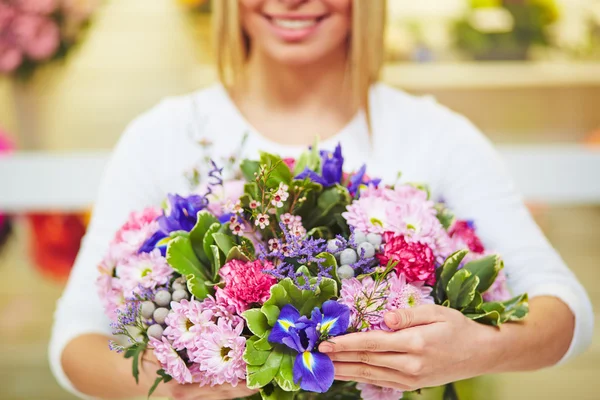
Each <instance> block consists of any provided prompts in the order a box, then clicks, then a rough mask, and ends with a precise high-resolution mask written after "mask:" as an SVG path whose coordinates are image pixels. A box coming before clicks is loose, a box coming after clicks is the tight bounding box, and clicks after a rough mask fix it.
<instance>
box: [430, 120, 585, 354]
mask: <svg viewBox="0 0 600 400" xmlns="http://www.w3.org/2000/svg"><path fill="white" fill-rule="evenodd" d="M450 118H451V119H452V120H451V121H447V123H446V124H445V125H444V128H443V131H444V133H443V135H444V137H443V138H442V139H441V140H439V141H437V144H436V146H439V145H440V144H442V147H443V150H442V151H440V152H439V157H438V161H439V162H440V164H439V165H438V166H437V171H439V175H440V176H439V177H438V179H436V180H437V181H438V185H440V189H441V193H440V194H441V195H442V196H443V198H444V199H445V200H446V202H447V204H448V206H449V207H450V208H451V209H452V210H454V212H455V213H456V214H457V216H459V217H460V218H463V219H472V220H474V222H475V225H476V227H477V231H478V234H479V235H480V237H481V239H482V240H483V242H484V244H485V245H486V248H488V249H490V250H493V251H497V252H498V253H499V254H501V255H502V258H503V260H504V263H505V272H506V274H507V277H508V285H509V289H510V290H511V292H512V293H513V294H515V295H516V294H518V293H524V292H527V293H528V294H529V296H530V298H533V297H536V296H554V297H557V298H558V299H560V300H562V301H563V302H564V303H565V304H566V305H567V306H568V307H569V308H570V309H571V311H572V312H573V314H574V316H575V331H574V335H573V340H572V342H571V345H570V347H569V349H568V351H567V353H566V354H565V355H564V357H563V358H562V360H561V361H560V362H559V364H561V363H564V362H565V361H566V360H568V359H571V358H572V357H575V356H576V355H578V354H580V353H582V352H583V351H584V350H585V349H586V348H587V347H588V346H589V345H590V344H591V341H592V333H593V326H594V314H593V310H592V305H591V302H590V299H589V298H588V296H587V294H586V291H585V289H584V287H583V286H582V285H581V283H580V282H579V281H578V280H577V278H576V276H575V275H574V274H573V272H572V271H571V270H570V269H569V268H568V267H567V266H566V265H565V263H564V261H563V260H562V259H561V257H560V256H559V255H558V253H557V252H556V250H555V249H554V248H553V247H552V246H551V244H550V243H549V242H548V240H547V239H546V238H545V237H544V234H543V233H542V231H541V230H540V228H539V227H538V226H537V225H536V223H535V222H534V220H533V218H532V217H531V215H530V214H529V212H528V210H527V208H526V206H525V204H524V203H523V201H522V199H521V197H520V195H519V194H518V193H517V191H516V188H515V185H514V183H513V181H512V179H511V178H510V176H509V174H508V172H507V169H506V168H505V166H504V164H503V162H502V160H501V158H500V156H499V154H498V153H497V152H496V151H495V150H494V148H493V147H492V145H491V143H490V142H489V141H488V140H487V138H485V137H484V136H483V134H481V133H480V132H479V131H478V130H477V129H476V128H475V127H474V126H473V125H472V124H471V123H470V122H469V121H467V120H466V119H464V118H463V117H461V116H457V115H455V114H452V115H451V116H450Z"/></svg>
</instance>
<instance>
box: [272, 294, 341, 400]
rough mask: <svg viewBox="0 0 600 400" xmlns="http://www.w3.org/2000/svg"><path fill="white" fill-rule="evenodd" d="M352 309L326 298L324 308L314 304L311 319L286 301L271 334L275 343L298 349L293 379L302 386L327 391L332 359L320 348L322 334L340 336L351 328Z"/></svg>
mask: <svg viewBox="0 0 600 400" xmlns="http://www.w3.org/2000/svg"><path fill="white" fill-rule="evenodd" d="M349 319H350V310H349V309H348V307H346V306H344V305H341V304H339V303H337V302H335V301H333V300H329V301H326V302H325V303H324V304H323V307H322V309H319V308H317V307H315V309H314V310H313V312H312V317H311V319H308V318H306V317H305V316H300V313H299V312H298V310H297V309H296V308H295V307H294V306H292V305H290V304H286V305H285V306H284V307H283V308H282V309H281V313H280V314H279V318H278V319H277V322H276V323H275V326H274V327H273V330H272V331H271V334H270V335H269V341H270V342H272V343H280V344H284V345H286V346H287V347H289V348H290V349H292V350H294V351H296V352H297V353H298V355H297V356H296V360H295V362H294V367H293V372H294V382H296V383H300V387H301V388H302V389H303V390H307V391H311V392H317V393H325V392H327V390H329V388H330V387H331V385H332V384H333V380H334V375H335V371H334V367H333V362H332V361H331V359H330V358H329V357H328V356H327V355H326V354H322V353H319V351H318V350H317V347H318V343H319V340H320V339H321V338H323V337H329V336H337V335H340V334H343V333H345V332H346V330H347V329H348V324H349Z"/></svg>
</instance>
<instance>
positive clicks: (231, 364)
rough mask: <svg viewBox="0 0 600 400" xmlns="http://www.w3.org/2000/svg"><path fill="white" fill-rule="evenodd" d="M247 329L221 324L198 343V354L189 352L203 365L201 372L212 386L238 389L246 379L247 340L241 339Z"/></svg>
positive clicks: (220, 322)
mask: <svg viewBox="0 0 600 400" xmlns="http://www.w3.org/2000/svg"><path fill="white" fill-rule="evenodd" d="M243 328H244V327H243V325H239V326H237V327H236V328H233V327H232V326H231V325H229V324H227V323H226V322H224V321H219V323H218V325H217V326H216V329H215V330H213V331H211V332H209V333H207V334H204V335H202V336H201V337H200V340H198V342H197V345H198V350H197V351H193V352H189V355H190V359H191V360H192V361H193V362H195V363H198V364H199V365H200V371H202V372H203V373H204V375H205V378H206V379H207V380H208V381H209V382H210V385H211V386H214V385H223V384H225V383H229V384H231V385H232V386H237V384H238V382H239V381H241V380H244V379H245V378H246V363H245V361H244V359H243V355H244V350H245V349H246V338H245V337H243V336H241V334H242V331H243Z"/></svg>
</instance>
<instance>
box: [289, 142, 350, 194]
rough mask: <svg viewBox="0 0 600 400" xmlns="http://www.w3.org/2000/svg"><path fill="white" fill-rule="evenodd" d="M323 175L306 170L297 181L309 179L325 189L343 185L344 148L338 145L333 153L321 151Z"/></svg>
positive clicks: (297, 177)
mask: <svg viewBox="0 0 600 400" xmlns="http://www.w3.org/2000/svg"><path fill="white" fill-rule="evenodd" d="M319 154H320V155H321V174H320V175H319V174H318V173H317V172H315V171H313V170H311V169H309V168H308V167H307V168H305V169H304V171H302V172H301V173H300V174H299V175H298V176H296V179H305V178H308V179H310V180H311V181H313V182H316V183H319V184H321V185H323V186H325V187H330V186H333V185H335V184H336V183H341V182H342V178H343V176H344V171H343V168H344V157H343V156H342V146H341V145H340V144H339V143H338V145H337V146H336V148H335V150H334V151H333V152H331V151H326V150H321V151H320V153H319Z"/></svg>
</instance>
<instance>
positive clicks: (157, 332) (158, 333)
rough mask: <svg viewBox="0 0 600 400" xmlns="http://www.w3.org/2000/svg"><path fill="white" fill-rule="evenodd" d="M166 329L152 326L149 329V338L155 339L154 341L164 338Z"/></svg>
mask: <svg viewBox="0 0 600 400" xmlns="http://www.w3.org/2000/svg"><path fill="white" fill-rule="evenodd" d="M163 332H164V329H163V327H162V326H160V325H158V324H156V325H151V326H150V327H149V328H148V336H150V337H153V338H154V339H157V340H160V339H161V338H162V335H163Z"/></svg>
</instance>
